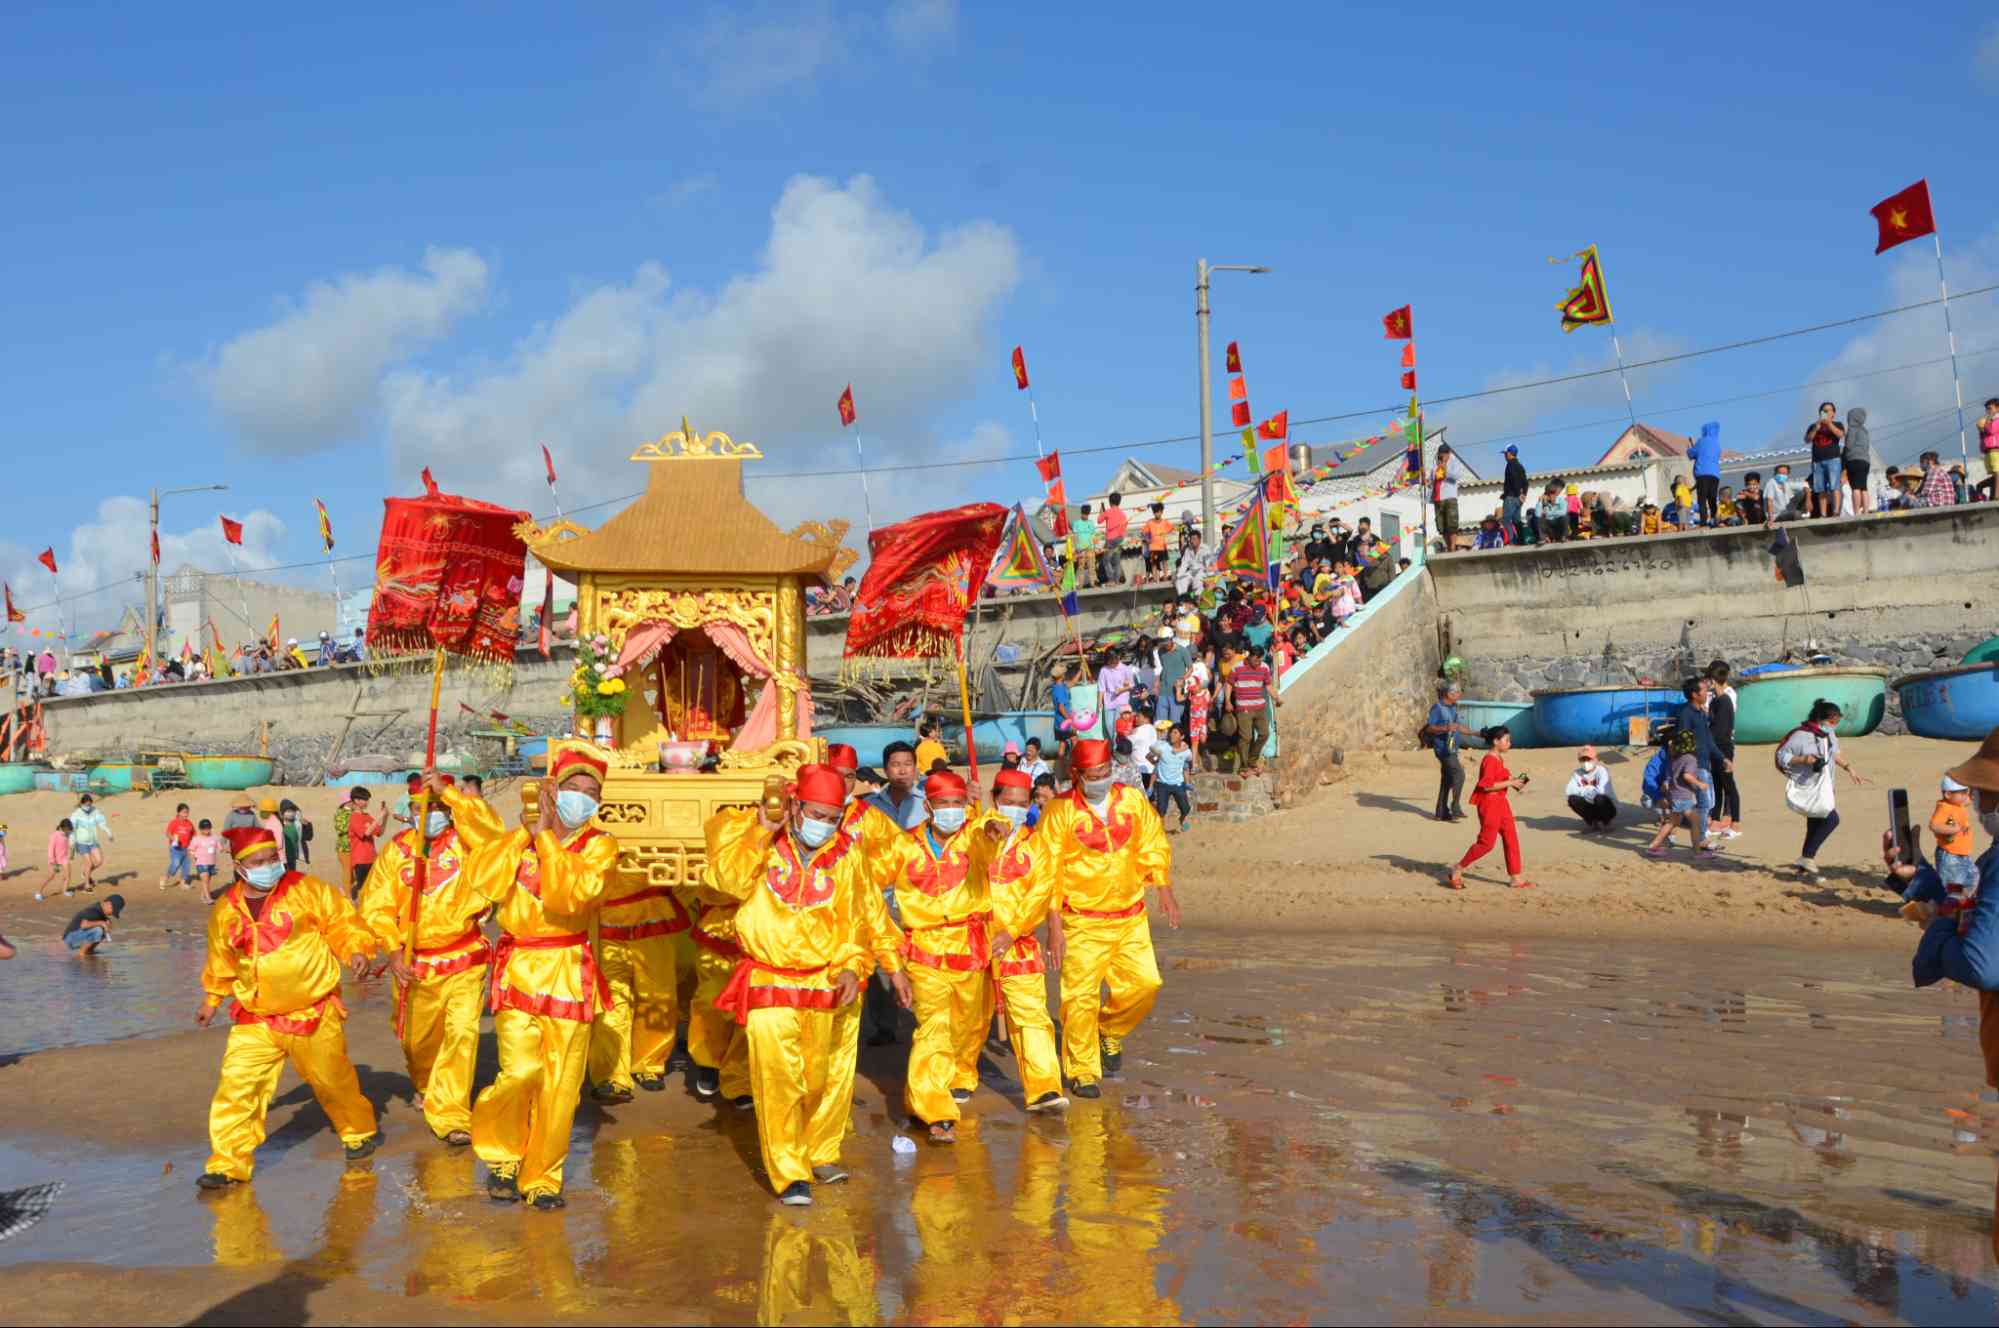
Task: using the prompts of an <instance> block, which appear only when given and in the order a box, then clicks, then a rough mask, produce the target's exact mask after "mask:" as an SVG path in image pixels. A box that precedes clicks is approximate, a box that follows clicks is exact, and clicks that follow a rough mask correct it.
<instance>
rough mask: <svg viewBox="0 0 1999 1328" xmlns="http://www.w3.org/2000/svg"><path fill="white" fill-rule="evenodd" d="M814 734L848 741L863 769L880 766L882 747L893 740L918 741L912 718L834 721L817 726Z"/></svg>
mask: <svg viewBox="0 0 1999 1328" xmlns="http://www.w3.org/2000/svg"><path fill="white" fill-rule="evenodd" d="M812 736H813V737H815V738H819V739H822V740H824V741H825V742H826V743H827V744H828V745H831V744H832V743H836V742H844V743H846V744H847V745H848V746H849V747H852V748H853V749H854V756H855V758H856V759H858V760H859V761H860V763H861V765H862V767H863V768H864V769H865V768H870V767H872V768H873V769H876V770H879V769H881V763H882V748H884V747H886V746H888V745H889V744H890V743H892V742H906V743H909V744H910V745H911V746H914V745H915V744H916V725H915V723H914V722H913V721H911V722H908V723H903V724H832V725H829V726H827V727H826V728H823V729H822V728H819V727H816V726H815V727H814V728H813V730H812Z"/></svg>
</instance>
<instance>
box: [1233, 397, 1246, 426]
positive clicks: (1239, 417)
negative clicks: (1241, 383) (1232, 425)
mask: <svg viewBox="0 0 1999 1328" xmlns="http://www.w3.org/2000/svg"><path fill="white" fill-rule="evenodd" d="M1229 418H1230V419H1231V420H1234V421H1235V422H1236V423H1237V424H1239V425H1240V424H1248V423H1249V403H1248V402H1247V401H1238V402H1236V403H1235V404H1234V405H1233V406H1230V407H1229Z"/></svg>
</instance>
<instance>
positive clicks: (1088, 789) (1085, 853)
mask: <svg viewBox="0 0 1999 1328" xmlns="http://www.w3.org/2000/svg"><path fill="white" fill-rule="evenodd" d="M1070 769H1071V770H1073V771H1074V772H1075V787H1074V788H1073V789H1072V790H1071V791H1070V793H1069V795H1068V796H1067V797H1061V798H1057V799H1055V801H1053V802H1051V803H1049V804H1048V809H1047V810H1046V811H1045V812H1044V813H1042V817H1041V824H1040V825H1039V826H1037V827H1036V828H1035V831H1034V835H1035V841H1036V844H1037V845H1038V846H1039V848H1040V850H1041V851H1043V852H1046V853H1047V854H1048V855H1049V864H1048V869H1049V871H1050V872H1051V873H1052V874H1053V876H1054V879H1055V882H1056V884H1055V891H1056V897H1055V900H1054V904H1053V907H1054V909H1055V918H1056V923H1057V925H1059V926H1060V927H1061V929H1062V946H1061V948H1062V951H1063V954H1062V982H1061V986H1062V1068H1063V1070H1064V1071H1065V1072H1066V1073H1067V1074H1068V1076H1069V1081H1070V1083H1071V1084H1072V1085H1073V1087H1074V1089H1075V1093H1076V1096H1078V1097H1084V1098H1093V1097H1098V1096H1101V1092H1102V1090H1101V1089H1099V1088H1098V1086H1097V1082H1098V1080H1099V1079H1101V1078H1102V1077H1103V1075H1104V1074H1105V1073H1106V1072H1108V1073H1111V1074H1115V1073H1117V1071H1118V1070H1119V1068H1121V1066H1122V1065H1123V1061H1124V1040H1125V1038H1126V1037H1128V1036H1130V1034H1131V1031H1132V1030H1133V1029H1134V1028H1136V1027H1138V1024H1139V1022H1140V1021H1141V1020H1143V1019H1144V1018H1145V1016H1146V1014H1147V1012H1149V1011H1150V1010H1151V1009H1152V1002H1153V1000H1154V999H1155V998H1156V997H1157V996H1158V995H1159V964H1158V961H1157V960H1156V959H1155V958H1154V957H1153V953H1152V930H1151V926H1150V924H1149V923H1148V922H1147V920H1146V916H1145V892H1146V889H1147V888H1148V887H1151V888H1156V889H1157V890H1158V891H1159V905H1160V907H1161V908H1162V909H1164V910H1165V912H1166V925H1167V926H1169V927H1172V928H1173V929H1175V930H1176V931H1177V930H1178V929H1179V927H1180V904H1179V901H1177V900H1176V899H1175V898H1174V897H1173V888H1172V886H1171V885H1169V884H1168V883H1167V873H1168V871H1169V870H1170V868H1171V867H1172V862H1173V851H1172V849H1170V848H1169V847H1168V846H1167V843H1166V831H1165V828H1164V827H1163V826H1161V825H1160V823H1159V814H1158V813H1157V812H1155V811H1154V810H1153V809H1152V804H1151V803H1149V802H1147V801H1146V799H1145V794H1144V793H1143V792H1142V791H1140V790H1138V789H1135V788H1128V787H1122V786H1118V785H1115V784H1113V782H1112V780H1111V747H1110V744H1109V743H1107V742H1105V741H1103V740H1102V739H1101V738H1089V739H1085V740H1084V741H1082V742H1079V743H1077V744H1076V750H1075V754H1074V756H1073V757H1072V758H1071V761H1070ZM1106 986H1108V987H1109V988H1110V998H1109V1000H1104V999H1103V997H1102V992H1103V989H1104V988H1105V987H1106Z"/></svg>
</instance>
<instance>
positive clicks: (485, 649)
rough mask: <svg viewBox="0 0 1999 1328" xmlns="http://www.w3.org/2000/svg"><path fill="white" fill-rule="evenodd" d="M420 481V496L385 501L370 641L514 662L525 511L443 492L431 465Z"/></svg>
mask: <svg viewBox="0 0 1999 1328" xmlns="http://www.w3.org/2000/svg"><path fill="white" fill-rule="evenodd" d="M424 479H425V485H424V487H425V489H426V493H425V494H424V496H423V497H421V498H386V499H384V500H383V503H382V505H383V507H384V508H385V509H386V511H385V512H384V514H383V517H382V542H381V544H380V545H379V546H378V547H377V549H376V551H375V599H374V603H373V604H371V605H370V606H369V608H368V637H367V640H368V644H369V646H371V647H378V648H381V649H384V650H388V651H391V652H409V653H415V652H418V651H428V650H432V649H438V648H441V649H443V650H445V651H448V652H449V653H451V654H454V655H466V656H470V657H471V658H474V659H483V660H491V661H495V662H505V663H512V662H513V658H514V644H515V641H516V638H517V637H518V636H519V634H520V625H521V608H520V601H521V583H522V578H523V576H524V575H525V573H526V570H527V546H526V545H525V544H524V543H522V541H521V537H520V536H519V535H517V534H516V533H514V527H515V526H516V525H517V524H519V523H520V522H523V521H526V520H527V519H528V514H527V513H526V512H518V511H515V510H514V509H512V508H509V507H500V506H497V505H495V504H493V503H482V502H480V501H479V500H478V499H476V498H460V497H456V496H454V495H452V494H448V493H441V492H439V491H438V489H437V487H436V484H435V483H434V482H433V481H431V480H430V472H429V471H428V469H426V470H425V472H424Z"/></svg>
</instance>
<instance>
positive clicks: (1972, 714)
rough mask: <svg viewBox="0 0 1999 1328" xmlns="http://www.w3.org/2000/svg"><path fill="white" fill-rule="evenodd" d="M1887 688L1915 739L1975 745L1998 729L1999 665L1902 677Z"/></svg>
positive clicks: (1962, 666)
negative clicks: (1893, 690)
mask: <svg viewBox="0 0 1999 1328" xmlns="http://www.w3.org/2000/svg"><path fill="white" fill-rule="evenodd" d="M1889 686H1891V687H1893V688H1894V689H1895V694H1896V695H1897V696H1898V697H1900V698H1901V701H1902V722H1903V723H1904V724H1906V725H1908V726H1909V732H1911V733H1913V734H1915V735H1916V736H1917V737H1921V738H1954V739H1957V740H1958V741H1961V742H1976V741H1978V740H1979V739H1981V738H1983V737H1984V736H1985V735H1986V734H1988V733H1990V732H1992V730H1993V729H1995V728H1999V661H1995V660H1985V661H1982V662H1980V663H1977V664H1960V665H1958V666H1957V667H1956V668H1951V669H1930V670H1928V671H1927V672H1924V673H1909V674H1904V675H1903V676H1902V677H1900V678H1897V679H1895V681H1894V682H1892V683H1890V684H1889Z"/></svg>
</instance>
